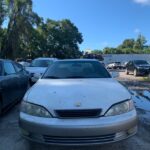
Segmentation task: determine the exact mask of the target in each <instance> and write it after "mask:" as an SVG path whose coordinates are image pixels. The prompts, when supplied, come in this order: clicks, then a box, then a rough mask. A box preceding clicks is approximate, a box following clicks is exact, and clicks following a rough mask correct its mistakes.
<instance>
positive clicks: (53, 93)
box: [24, 78, 131, 113]
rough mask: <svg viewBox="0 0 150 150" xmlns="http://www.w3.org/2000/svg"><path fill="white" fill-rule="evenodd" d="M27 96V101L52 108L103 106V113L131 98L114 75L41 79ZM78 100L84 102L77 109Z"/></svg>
mask: <svg viewBox="0 0 150 150" xmlns="http://www.w3.org/2000/svg"><path fill="white" fill-rule="evenodd" d="M41 89H42V91H41ZM43 91H44V92H43ZM91 91H92V92H91ZM37 93H39V94H37ZM108 93H111V94H108ZM118 93H119V94H118ZM27 95H28V96H27V98H24V99H25V100H26V99H28V101H29V102H31V103H35V104H39V105H41V106H44V107H45V108H47V109H48V110H54V109H84V108H88V109H92V108H102V109H103V113H104V112H105V111H106V110H107V109H108V108H109V107H110V106H111V105H112V104H114V103H118V102H120V101H124V100H127V99H130V98H131V96H130V94H129V92H128V91H127V90H126V89H125V88H124V87H123V86H122V85H121V84H119V83H118V82H117V81H116V80H115V79H112V78H110V79H59V80H55V79H52V80H50V79H40V80H39V81H38V82H37V84H36V85H34V87H33V88H31V89H30V92H29V94H27ZM91 98H92V99H91ZM76 103H81V107H80V108H77V107H76V106H75V104H76Z"/></svg>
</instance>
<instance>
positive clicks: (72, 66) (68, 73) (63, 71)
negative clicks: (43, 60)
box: [43, 61, 111, 79]
mask: <svg viewBox="0 0 150 150" xmlns="http://www.w3.org/2000/svg"><path fill="white" fill-rule="evenodd" d="M110 77H111V76H110V74H109V73H108V71H107V70H106V69H105V68H104V67H103V65H101V64H100V63H99V62H98V61H58V62H55V63H54V64H53V65H52V66H51V67H49V68H48V70H47V71H46V73H45V74H44V76H43V78H54V79H55V78H56V79H57V78H62V79H63V78H64V79H67V78H110Z"/></svg>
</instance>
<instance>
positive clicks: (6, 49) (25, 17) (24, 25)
mask: <svg viewBox="0 0 150 150" xmlns="http://www.w3.org/2000/svg"><path fill="white" fill-rule="evenodd" d="M4 5H5V7H4ZM4 8H5V10H6V14H5V13H4V12H5V11H4ZM4 17H6V19H7V20H8V26H7V28H6V29H1V28H0V33H1V36H0V48H1V51H0V52H1V53H0V56H1V57H4V58H11V59H14V58H17V57H30V58H34V57H37V56H47V57H50V56H52V57H57V58H77V57H80V55H81V52H80V51H79V44H81V43H82V42H83V37H82V34H81V33H80V32H79V31H78V28H77V27H76V26H75V25H74V24H73V23H72V22H71V21H70V20H68V19H64V20H60V21H55V20H51V19H47V20H46V21H43V19H42V18H41V17H39V16H38V15H37V14H36V13H35V12H34V11H33V4H32V0H1V1H0V27H1V25H2V23H3V21H4Z"/></svg>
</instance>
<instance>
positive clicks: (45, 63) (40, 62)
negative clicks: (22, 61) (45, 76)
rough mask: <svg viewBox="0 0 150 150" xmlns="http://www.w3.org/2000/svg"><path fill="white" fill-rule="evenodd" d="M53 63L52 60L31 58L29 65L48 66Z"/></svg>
mask: <svg viewBox="0 0 150 150" xmlns="http://www.w3.org/2000/svg"><path fill="white" fill-rule="evenodd" d="M52 63H53V61H52V60H38V59H37V60H33V61H32V63H31V65H30V66H31V67H48V66H49V65H51V64H52Z"/></svg>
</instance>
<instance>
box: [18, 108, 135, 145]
mask: <svg viewBox="0 0 150 150" xmlns="http://www.w3.org/2000/svg"><path fill="white" fill-rule="evenodd" d="M19 124H20V128H21V132H22V134H23V136H24V137H25V138H27V139H29V140H32V141H36V142H40V143H45V144H55V145H91V144H92V145H93V144H94V145H95V144H105V143H111V142H117V141H120V140H123V139H126V138H128V137H130V136H132V135H134V134H135V133H136V132H137V114H136V111H135V110H133V111H131V112H129V113H126V114H123V115H118V116H114V117H100V118H91V119H90V118H88V119H57V118H40V117H34V116H30V115H27V114H24V113H20V119H19Z"/></svg>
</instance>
